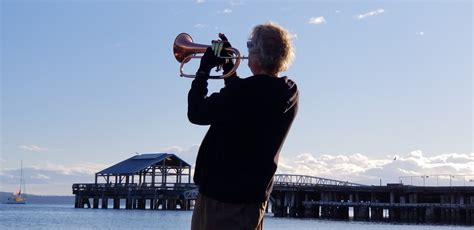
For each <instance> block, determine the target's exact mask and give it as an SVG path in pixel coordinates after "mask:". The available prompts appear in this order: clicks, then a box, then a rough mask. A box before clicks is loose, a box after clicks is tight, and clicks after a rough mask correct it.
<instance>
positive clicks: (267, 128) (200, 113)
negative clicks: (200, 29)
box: [188, 75, 298, 203]
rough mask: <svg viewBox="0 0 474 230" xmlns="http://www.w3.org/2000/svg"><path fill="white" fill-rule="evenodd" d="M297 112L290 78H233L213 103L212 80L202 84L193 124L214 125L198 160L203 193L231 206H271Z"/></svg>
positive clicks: (192, 109) (192, 106) (195, 92)
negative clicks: (282, 153)
mask: <svg viewBox="0 0 474 230" xmlns="http://www.w3.org/2000/svg"><path fill="white" fill-rule="evenodd" d="M297 109H298V89H297V87H296V84H295V83H294V82H293V81H291V80H289V79H288V78H286V77H281V78H277V77H271V76H267V75H255V76H252V77H248V78H245V79H240V78H237V77H232V78H231V79H230V80H229V79H228V80H226V86H225V87H224V88H222V89H221V90H220V92H219V93H213V94H212V95H211V96H209V97H207V81H206V79H203V78H196V79H195V80H194V81H193V83H192V86H191V90H190V91H189V94H188V118H189V121H191V122H192V123H194V124H198V125H210V128H209V130H208V132H207V134H206V136H205V137H204V140H203V141H202V144H201V146H200V148H199V152H198V156H197V159H196V168H195V172H194V182H195V183H196V184H197V185H199V192H200V193H202V194H204V195H206V196H208V197H211V198H213V199H216V200H219V201H222V202H230V203H259V202H263V201H265V200H267V199H268V198H269V196H270V193H271V191H272V188H273V175H274V174H275V171H276V169H277V165H278V156H279V152H280V149H281V147H282V145H283V142H284V140H285V137H286V135H287V133H288V130H289V129H290V126H291V124H292V122H293V119H294V118H295V115H296V112H297Z"/></svg>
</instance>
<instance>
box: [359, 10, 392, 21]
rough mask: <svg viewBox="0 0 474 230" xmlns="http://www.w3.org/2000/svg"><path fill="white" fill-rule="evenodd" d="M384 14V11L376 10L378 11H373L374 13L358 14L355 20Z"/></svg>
mask: <svg viewBox="0 0 474 230" xmlns="http://www.w3.org/2000/svg"><path fill="white" fill-rule="evenodd" d="M384 12H385V10H384V9H376V10H373V11H370V12H367V13H364V14H358V15H356V16H355V17H354V18H355V19H358V20H361V19H364V18H367V17H372V16H377V15H379V14H382V13H384Z"/></svg>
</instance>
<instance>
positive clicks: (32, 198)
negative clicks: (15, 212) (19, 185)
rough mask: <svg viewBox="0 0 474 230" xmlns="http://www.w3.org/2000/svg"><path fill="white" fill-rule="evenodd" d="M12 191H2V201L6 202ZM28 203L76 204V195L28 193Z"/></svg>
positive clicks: (0, 196) (0, 198) (0, 193)
mask: <svg viewBox="0 0 474 230" xmlns="http://www.w3.org/2000/svg"><path fill="white" fill-rule="evenodd" d="M11 194H12V193H11V192H0V203H5V202H6V201H7V200H8V198H9V197H10V196H11ZM26 202H27V204H74V196H72V195H71V196H59V195H33V194H31V195H30V194H26Z"/></svg>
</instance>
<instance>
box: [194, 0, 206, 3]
mask: <svg viewBox="0 0 474 230" xmlns="http://www.w3.org/2000/svg"><path fill="white" fill-rule="evenodd" d="M204 2H206V1H205V0H196V3H197V4H200V3H204Z"/></svg>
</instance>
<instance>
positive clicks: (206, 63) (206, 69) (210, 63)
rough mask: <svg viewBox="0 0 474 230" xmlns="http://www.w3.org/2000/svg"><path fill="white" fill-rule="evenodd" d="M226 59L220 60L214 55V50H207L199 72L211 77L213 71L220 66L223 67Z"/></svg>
mask: <svg viewBox="0 0 474 230" xmlns="http://www.w3.org/2000/svg"><path fill="white" fill-rule="evenodd" d="M224 61H225V59H222V58H219V57H217V56H216V55H215V54H214V51H213V50H212V48H211V47H209V48H207V49H206V52H205V53H204V55H203V56H202V58H201V64H200V65H199V70H198V72H201V73H205V74H207V75H209V73H210V72H211V69H212V68H214V67H216V66H218V65H222V64H223V62H224Z"/></svg>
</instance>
